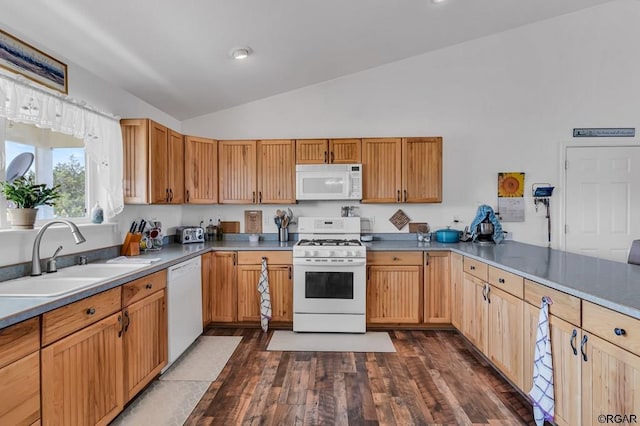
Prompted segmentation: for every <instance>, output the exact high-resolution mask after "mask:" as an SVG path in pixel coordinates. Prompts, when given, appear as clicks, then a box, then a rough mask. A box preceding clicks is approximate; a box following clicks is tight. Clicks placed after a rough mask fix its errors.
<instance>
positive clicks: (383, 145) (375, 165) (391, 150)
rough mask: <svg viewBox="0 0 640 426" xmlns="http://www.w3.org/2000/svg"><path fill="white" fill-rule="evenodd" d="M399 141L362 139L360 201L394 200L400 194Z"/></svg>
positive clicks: (388, 201)
mask: <svg viewBox="0 0 640 426" xmlns="http://www.w3.org/2000/svg"><path fill="white" fill-rule="evenodd" d="M401 147H402V140H401V139H399V138H371V139H363V140H362V180H363V187H362V202H363V203H397V202H400V193H401V188H400V187H401V176H402V175H401V156H400V151H401Z"/></svg>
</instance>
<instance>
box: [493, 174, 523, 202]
mask: <svg viewBox="0 0 640 426" xmlns="http://www.w3.org/2000/svg"><path fill="white" fill-rule="evenodd" d="M498 197H524V173H519V172H503V173H498Z"/></svg>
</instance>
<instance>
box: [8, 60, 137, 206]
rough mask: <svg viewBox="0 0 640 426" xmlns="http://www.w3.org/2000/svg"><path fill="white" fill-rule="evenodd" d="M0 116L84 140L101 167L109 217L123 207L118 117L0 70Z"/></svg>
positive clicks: (103, 199)
mask: <svg viewBox="0 0 640 426" xmlns="http://www.w3.org/2000/svg"><path fill="white" fill-rule="evenodd" d="M0 117H4V118H6V119H7V120H11V121H15V122H19V123H27V124H32V125H35V126H37V127H41V128H45V129H51V130H53V131H55V132H61V133H65V134H67V135H72V136H74V137H76V138H79V139H82V140H83V141H84V146H85V151H86V153H87V158H88V160H89V161H91V162H93V163H94V164H95V165H96V167H97V169H98V176H99V179H100V182H99V186H100V192H101V193H100V194H99V199H100V201H101V202H102V203H101V204H102V205H103V206H104V210H105V214H106V216H107V217H113V216H115V215H117V214H118V213H120V212H121V211H122V209H123V208H124V196H123V191H122V158H123V154H122V132H121V130H120V122H119V118H118V117H115V116H111V115H109V114H105V113H102V112H100V111H97V110H95V109H94V108H91V107H89V106H87V105H85V104H83V103H81V102H78V101H74V100H72V99H71V98H69V97H66V96H62V95H57V94H54V93H52V92H49V91H47V90H45V89H41V88H40V87H36V86H35V85H33V84H31V83H29V82H28V81H27V80H26V79H25V78H23V77H14V76H8V75H6V74H3V73H0Z"/></svg>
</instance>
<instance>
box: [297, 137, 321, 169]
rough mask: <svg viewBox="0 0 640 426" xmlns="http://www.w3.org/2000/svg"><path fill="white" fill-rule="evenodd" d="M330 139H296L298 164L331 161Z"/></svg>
mask: <svg viewBox="0 0 640 426" xmlns="http://www.w3.org/2000/svg"><path fill="white" fill-rule="evenodd" d="M328 146H329V141H327V140H326V139H298V140H296V164H324V163H328V162H329V150H328Z"/></svg>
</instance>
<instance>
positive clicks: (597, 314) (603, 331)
mask: <svg viewBox="0 0 640 426" xmlns="http://www.w3.org/2000/svg"><path fill="white" fill-rule="evenodd" d="M582 328H583V329H584V330H586V331H589V332H591V333H593V334H596V335H598V336H600V337H602V338H603V339H605V340H606V341H608V342H611V343H613V344H614V345H618V346H620V347H621V348H623V349H627V350H628V351H631V352H633V353H634V354H636V355H640V320H637V319H635V318H632V317H629V316H627V315H624V314H621V313H619V312H615V311H612V310H611V309H607V308H605V307H602V306H600V305H596V304H595V303H591V302H587V301H586V300H583V301H582ZM616 330H619V331H621V333H620V335H619V334H616ZM622 333H624V334H622Z"/></svg>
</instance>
